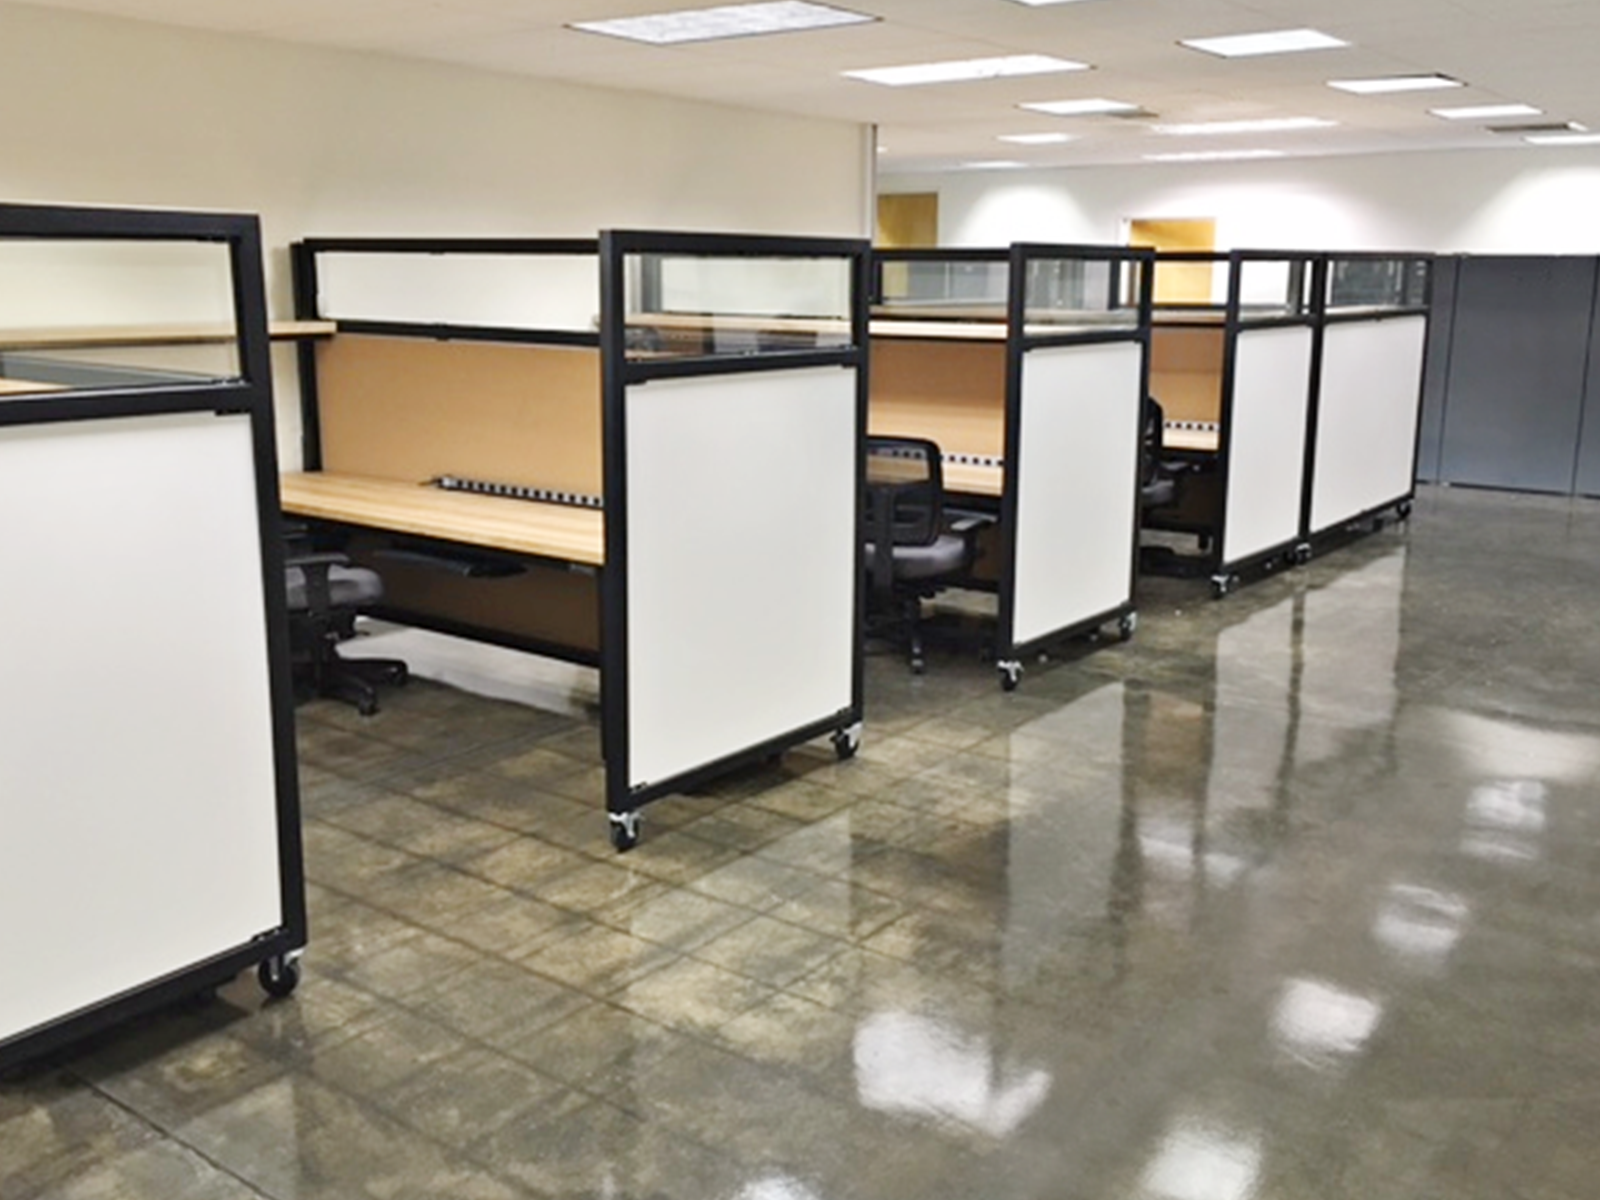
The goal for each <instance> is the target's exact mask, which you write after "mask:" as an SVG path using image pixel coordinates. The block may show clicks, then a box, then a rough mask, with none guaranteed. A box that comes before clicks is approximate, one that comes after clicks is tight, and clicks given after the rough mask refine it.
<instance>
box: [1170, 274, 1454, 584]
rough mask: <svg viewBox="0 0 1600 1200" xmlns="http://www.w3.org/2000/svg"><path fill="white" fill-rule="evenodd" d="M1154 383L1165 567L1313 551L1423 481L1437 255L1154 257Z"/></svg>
mask: <svg viewBox="0 0 1600 1200" xmlns="http://www.w3.org/2000/svg"><path fill="white" fill-rule="evenodd" d="M1155 278H1156V296H1157V300H1156V304H1155V310H1154V318H1153V321H1152V329H1151V368H1150V397H1151V399H1152V400H1153V401H1154V402H1155V404H1156V405H1157V406H1158V408H1157V409H1156V411H1157V412H1158V413H1159V415H1160V418H1161V423H1162V424H1161V440H1160V445H1159V447H1158V448H1157V449H1156V451H1155V453H1156V455H1157V457H1158V458H1159V459H1160V467H1159V472H1160V473H1161V474H1162V475H1164V476H1165V477H1166V478H1167V479H1168V480H1170V482H1171V484H1172V485H1173V486H1172V495H1171V496H1170V498H1168V499H1166V500H1165V501H1164V502H1162V503H1158V504H1153V505H1149V506H1147V507H1146V508H1145V511H1144V514H1143V524H1144V527H1145V528H1147V529H1151V530H1158V531H1163V532H1166V533H1176V534H1183V535H1188V536H1193V537H1194V538H1195V540H1196V544H1197V548H1198V552H1197V553H1194V554H1187V555H1184V554H1178V553H1176V552H1175V550H1174V548H1173V547H1172V546H1170V545H1159V546H1151V547H1146V548H1145V552H1144V561H1145V563H1146V565H1147V566H1150V567H1152V568H1154V569H1173V568H1177V569H1183V570H1187V571H1189V572H1190V573H1194V574H1202V575H1207V576H1209V578H1210V582H1211V587H1212V591H1213V594H1214V595H1216V596H1219V597H1221V596H1225V595H1227V594H1228V593H1229V592H1230V591H1232V590H1233V588H1234V587H1236V586H1237V585H1238V583H1239V582H1240V580H1241V578H1242V577H1244V576H1246V575H1250V574H1255V573H1259V572H1261V571H1265V570H1271V569H1275V568H1277V567H1279V566H1284V565H1290V564H1293V563H1295V562H1303V561H1305V560H1306V559H1307V558H1309V557H1310V556H1311V554H1312V553H1314V551H1315V548H1316V547H1317V545H1319V544H1322V543H1323V542H1324V541H1325V540H1326V539H1328V537H1329V535H1332V534H1335V533H1338V532H1341V531H1344V530H1347V529H1349V528H1351V527H1353V526H1355V525H1357V524H1359V523H1361V522H1363V521H1372V520H1375V519H1379V518H1380V517H1381V514H1382V513H1383V512H1385V511H1386V510H1389V509H1393V510H1394V511H1395V512H1397V513H1398V514H1399V515H1401V516H1404V515H1405V514H1406V513H1407V512H1408V511H1409V505H1410V500H1411V497H1412V494H1413V486H1414V484H1413V480H1414V465H1415V461H1416V444H1417V429H1418V415H1419V412H1420V403H1421V394H1422V391H1421V388H1422V363H1423V339H1424V335H1425V332H1426V324H1427V317H1426V304H1427V299H1426V287H1427V259H1426V258H1425V257H1424V256H1415V255H1413V256H1396V255H1376V254H1374V255H1359V254H1350V255H1328V254H1318V253H1312V252H1300V251H1295V252H1275V251H1233V252H1231V253H1229V254H1225V255H1223V254H1204V253H1162V254H1159V255H1158V256H1157V258H1156V263H1155Z"/></svg>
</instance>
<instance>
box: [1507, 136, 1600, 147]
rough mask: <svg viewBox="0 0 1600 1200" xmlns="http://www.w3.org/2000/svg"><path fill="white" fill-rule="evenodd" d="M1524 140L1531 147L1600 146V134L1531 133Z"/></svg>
mask: <svg viewBox="0 0 1600 1200" xmlns="http://www.w3.org/2000/svg"><path fill="white" fill-rule="evenodd" d="M1522 140H1523V141H1525V142H1527V143H1528V144H1529V145H1530V146H1600V133H1531V134H1529V135H1528V136H1527V137H1525V138H1523V139H1522Z"/></svg>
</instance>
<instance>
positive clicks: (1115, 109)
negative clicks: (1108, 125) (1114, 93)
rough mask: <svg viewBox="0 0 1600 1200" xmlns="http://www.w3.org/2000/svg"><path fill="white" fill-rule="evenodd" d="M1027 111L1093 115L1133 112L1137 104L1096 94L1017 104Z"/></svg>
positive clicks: (1068, 115) (1053, 114)
mask: <svg viewBox="0 0 1600 1200" xmlns="http://www.w3.org/2000/svg"><path fill="white" fill-rule="evenodd" d="M1017 107H1018V108H1025V109H1027V110H1028V111H1029V112H1042V113H1049V114H1050V115H1051V116H1052V117H1094V116H1104V115H1105V114H1106V113H1121V112H1133V111H1135V110H1136V109H1137V108H1138V107H1139V106H1138V105H1137V104H1128V103H1127V102H1125V101H1122V100H1107V99H1105V98H1104V97H1100V96H1096V97H1093V98H1091V99H1087V100H1041V101H1039V102H1037V103H1035V104H1019V105H1017Z"/></svg>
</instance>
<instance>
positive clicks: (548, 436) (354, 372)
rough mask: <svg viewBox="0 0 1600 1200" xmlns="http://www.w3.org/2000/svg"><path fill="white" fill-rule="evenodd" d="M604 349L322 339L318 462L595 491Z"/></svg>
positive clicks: (343, 468) (406, 475)
mask: <svg viewBox="0 0 1600 1200" xmlns="http://www.w3.org/2000/svg"><path fill="white" fill-rule="evenodd" d="M600 407H601V399H600V353H599V351H598V350H595V349H593V348H590V347H585V346H573V347H567V346H526V345H511V344H507V343H501V342H440V341H427V340H423V339H419V338H390V337H371V336H366V335H355V334H340V335H338V336H337V337H334V338H331V339H329V340H328V341H325V342H321V343H319V344H318V346H317V408H318V414H319V416H320V419H321V424H322V465H323V469H324V470H326V471H329V472H332V473H337V474H344V475H364V476H368V477H371V478H377V479H394V480H400V481H404V482H420V481H422V480H426V479H432V478H434V477H436V476H439V475H460V476H465V477H468V478H472V479H482V480H488V481H491V482H495V483H511V484H520V485H523V486H526V487H540V488H548V489H551V490H553V491H572V492H581V493H584V494H586V495H595V496H598V495H600V494H601V488H602V480H603V475H602V470H601V442H600Z"/></svg>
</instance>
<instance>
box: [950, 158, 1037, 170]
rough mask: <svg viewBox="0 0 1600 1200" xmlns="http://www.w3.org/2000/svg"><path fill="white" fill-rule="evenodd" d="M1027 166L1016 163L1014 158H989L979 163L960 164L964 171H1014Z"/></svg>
mask: <svg viewBox="0 0 1600 1200" xmlns="http://www.w3.org/2000/svg"><path fill="white" fill-rule="evenodd" d="M1027 165H1028V164H1027V163H1025V162H1018V161H1017V160H1016V159H1014V158H989V159H984V160H982V161H980V162H965V163H962V164H961V169H962V170H964V171H1015V170H1016V169H1017V168H1018V167H1025V166H1027Z"/></svg>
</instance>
